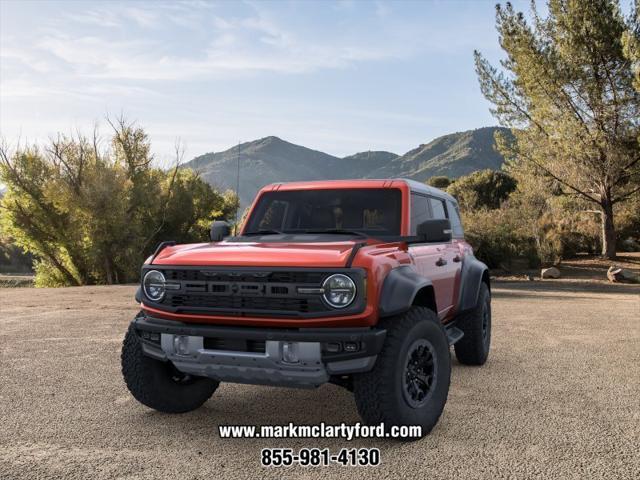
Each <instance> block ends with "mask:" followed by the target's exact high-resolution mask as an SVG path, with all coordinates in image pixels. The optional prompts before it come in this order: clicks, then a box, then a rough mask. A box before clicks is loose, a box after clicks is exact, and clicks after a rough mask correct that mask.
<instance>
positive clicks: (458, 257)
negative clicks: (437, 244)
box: [453, 255, 462, 263]
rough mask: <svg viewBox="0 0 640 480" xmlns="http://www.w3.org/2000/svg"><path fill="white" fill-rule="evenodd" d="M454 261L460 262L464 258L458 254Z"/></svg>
mask: <svg viewBox="0 0 640 480" xmlns="http://www.w3.org/2000/svg"><path fill="white" fill-rule="evenodd" d="M453 261H454V262H456V263H458V262H461V261H462V258H460V255H456V256H455V257H453Z"/></svg>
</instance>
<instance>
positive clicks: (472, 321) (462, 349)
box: [453, 282, 491, 365]
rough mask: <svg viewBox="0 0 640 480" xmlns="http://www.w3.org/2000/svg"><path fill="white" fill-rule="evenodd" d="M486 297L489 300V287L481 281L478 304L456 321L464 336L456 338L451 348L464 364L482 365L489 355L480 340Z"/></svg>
mask: <svg viewBox="0 0 640 480" xmlns="http://www.w3.org/2000/svg"><path fill="white" fill-rule="evenodd" d="M487 297H489V301H490V298H491V294H490V292H489V288H488V287H487V284H486V283H484V282H482V283H481V284H480V291H479V292H478V304H477V305H476V306H475V308H474V309H473V310H471V311H470V312H469V313H466V314H464V315H461V316H460V318H458V320H457V322H456V326H457V327H458V328H460V329H461V330H462V331H463V332H464V337H462V338H461V339H460V340H458V341H457V342H456V344H455V345H454V346H453V348H454V350H455V352H456V358H457V359H458V361H459V362H460V363H462V364H464V365H484V364H485V362H486V361H487V358H488V356H489V352H488V351H485V349H484V344H483V340H482V306H483V305H484V302H485V301H486V298H487ZM489 334H491V330H489Z"/></svg>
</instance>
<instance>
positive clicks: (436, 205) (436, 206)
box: [429, 198, 447, 218]
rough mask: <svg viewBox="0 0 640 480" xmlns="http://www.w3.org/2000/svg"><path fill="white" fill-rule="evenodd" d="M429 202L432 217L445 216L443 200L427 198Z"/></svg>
mask: <svg viewBox="0 0 640 480" xmlns="http://www.w3.org/2000/svg"><path fill="white" fill-rule="evenodd" d="M429 201H430V202H431V210H432V211H433V218H447V214H446V211H445V209H444V202H443V201H442V200H440V199H438V198H429Z"/></svg>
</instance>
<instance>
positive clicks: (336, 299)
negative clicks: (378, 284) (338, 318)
mask: <svg viewBox="0 0 640 480" xmlns="http://www.w3.org/2000/svg"><path fill="white" fill-rule="evenodd" d="M322 288H323V290H324V293H323V295H322V296H323V298H324V300H325V301H326V302H327V303H328V304H329V305H331V306H332V307H333V308H344V307H348V306H349V305H351V302H353V299H354V298H356V284H355V283H353V280H351V278H349V277H348V276H346V275H343V274H341V273H337V274H335V275H331V276H330V277H328V278H327V279H326V280H325V281H324V282H323V283H322Z"/></svg>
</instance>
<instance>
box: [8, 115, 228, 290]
mask: <svg viewBox="0 0 640 480" xmlns="http://www.w3.org/2000/svg"><path fill="white" fill-rule="evenodd" d="M97 142H98V139H93V140H92V141H90V140H88V139H86V138H83V137H78V138H67V137H59V139H58V140H56V141H53V142H52V143H51V145H50V146H49V147H48V148H47V149H46V150H40V149H38V148H37V147H30V148H24V149H21V150H18V151H16V152H14V153H13V154H12V155H9V154H8V153H7V152H6V151H2V150H0V181H1V182H3V183H4V184H6V186H7V191H6V193H5V195H4V196H3V198H2V200H1V201H0V224H1V225H2V230H3V233H4V234H5V235H7V236H10V237H12V238H13V240H14V242H15V244H16V245H17V246H20V247H21V248H23V249H24V250H25V251H28V252H30V253H31V254H33V256H34V257H35V259H36V261H35V264H34V268H35V272H36V285H37V286H62V285H86V284H96V283H108V284H111V283H128V282H134V281H137V280H138V275H139V267H140V265H141V264H142V262H143V261H144V259H145V258H146V257H147V256H148V255H149V254H150V253H151V252H153V250H154V249H155V247H156V245H157V243H158V242H160V241H162V240H176V241H178V242H194V241H204V240H206V239H207V238H208V235H207V230H208V224H209V223H210V222H211V221H212V220H213V219H229V218H232V217H233V214H234V212H235V209H236V208H237V205H238V203H237V198H236V196H235V195H233V194H229V193H227V194H220V193H219V192H217V191H215V190H213V189H212V188H211V186H210V185H209V184H207V183H206V182H204V181H203V180H202V179H201V178H199V177H198V175H196V174H195V173H194V172H193V171H191V170H188V169H180V168H178V166H177V165H176V167H175V168H173V169H170V170H168V171H166V170H161V169H159V168H154V167H152V166H151V162H152V155H151V153H150V145H149V142H148V139H147V136H146V134H145V133H144V131H143V130H142V129H140V128H136V127H133V126H131V125H126V124H125V123H124V122H123V121H120V122H119V123H118V124H117V125H115V126H114V134H113V137H112V139H111V147H110V148H109V149H105V150H103V151H100V150H99V148H98V147H97Z"/></svg>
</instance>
